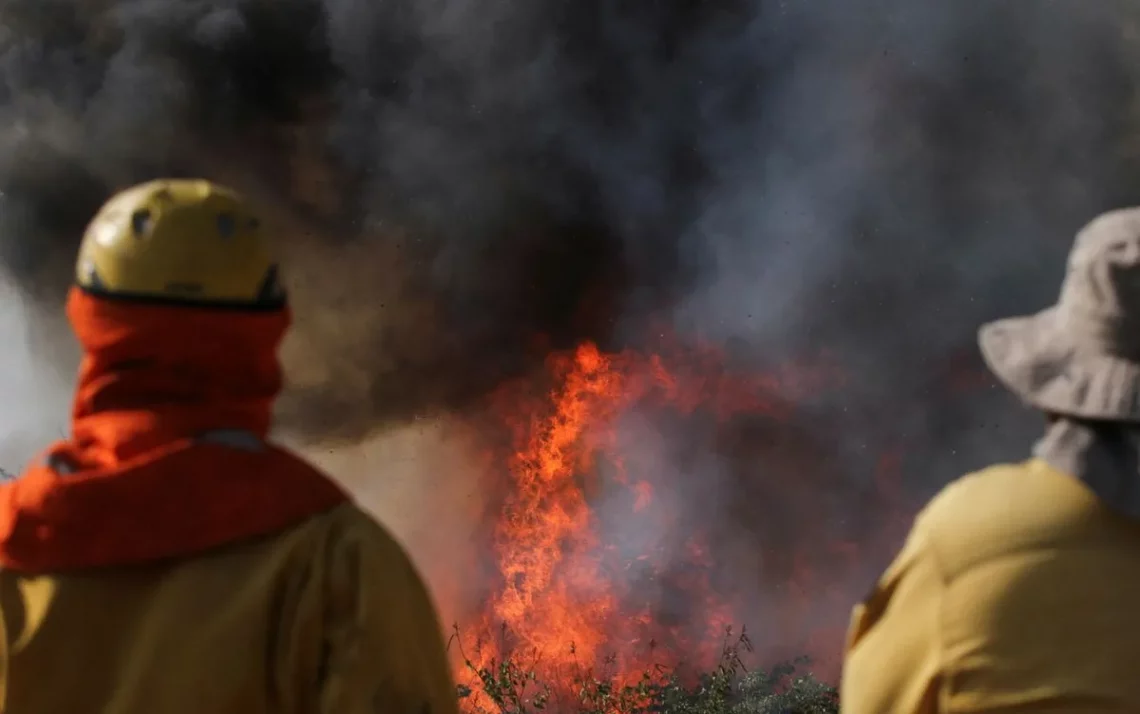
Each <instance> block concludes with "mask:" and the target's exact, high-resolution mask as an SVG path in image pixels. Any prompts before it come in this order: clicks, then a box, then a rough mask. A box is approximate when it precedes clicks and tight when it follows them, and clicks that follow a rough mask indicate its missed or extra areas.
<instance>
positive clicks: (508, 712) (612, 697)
mask: <svg viewBox="0 0 1140 714" xmlns="http://www.w3.org/2000/svg"><path fill="white" fill-rule="evenodd" d="M452 641H453V642H458V641H459V633H458V630H457V631H456V633H455V636H454V637H453V638H452ZM751 651H752V646H751V643H750V642H749V640H748V637H747V635H744V634H742V635H740V636H739V637H736V638H732V637H731V636H729V637H727V638H726V643H725V646H724V648H723V650H722V654H721V658H720V662H719V664H718V665H717V666H716V667H715V668H713V669H712V671H710V672H706V673H704V674H701V675H699V676H696V677H682V676H681V675H680V674H679V673H678V672H675V671H667V670H659V671H647V672H645V673H643V674H642V677H641V680H640V681H638V682H637V683H636V684H632V685H624V686H618V685H617V684H615V682H614V679H613V678H608V677H605V676H596V675H595V673H593V672H591V671H589V670H586V669H582V670H580V671H578V672H574V673H571V675H570V676H569V677H568V678H567V681H564V682H561V683H559V684H560V686H557V687H556V686H553V685H552V684H551V683H549V682H544V681H542V679H541V678H540V677H539V676H538V675H537V674H536V668H535V667H534V666H533V663H528V662H526V661H524V659H523V658H520V657H512V658H510V659H507V660H504V661H501V662H493V663H492V664H491V665H490V666H489V667H477V666H476V665H475V664H473V663H472V662H471V661H470V660H469V659H467V658H466V657H464V662H465V663H466V665H467V668H468V670H469V671H470V672H471V675H472V679H471V681H472V685H470V686H469V685H460V686H459V692H458V694H459V697H460V699H461V700H462V701H461V703H460V704H461V709H462V710H463V711H464V712H465V714H537V713H538V712H543V713H544V714H836V713H837V712H838V711H839V705H838V699H837V694H836V691H835V688H834V687H831V686H829V685H827V684H825V683H823V682H820V681H818V680H816V679H815V678H814V677H812V676H811V675H810V674H799V673H798V672H799V670H800V668H801V667H802V666H804V665H805V664H807V663H808V660H807V658H806V657H803V658H799V659H797V660H795V661H792V662H787V663H784V664H781V665H779V666H776V667H774V668H772V669H770V670H763V669H755V670H749V669H748V668H747V667H746V666H745V665H744V661H743V658H744V656H745V655H746V654H747V653H748V652H751Z"/></svg>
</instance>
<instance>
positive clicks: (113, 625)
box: [0, 504, 457, 714]
mask: <svg viewBox="0 0 1140 714" xmlns="http://www.w3.org/2000/svg"><path fill="white" fill-rule="evenodd" d="M140 537H141V536H140ZM0 616H2V617H0V624H2V625H3V629H4V632H3V638H2V639H0V645H2V650H0V664H2V667H0V696H2V704H0V711H2V712H4V714H82V713H83V712H93V713H94V712H99V713H100V714H183V713H185V714H207V713H208V714H286V713H289V714H317V713H327V714H366V713H367V714H375V713H376V712H399V713H401V714H455V712H456V711H457V700H456V693H455V687H454V685H453V683H452V678H451V674H450V670H449V667H448V661H447V658H446V655H445V651H444V649H445V648H444V641H443V634H442V631H441V629H440V623H439V622H438V619H437V617H436V614H435V610H434V607H433V604H432V602H431V599H430V597H429V595H428V593H427V591H426V590H425V588H424V585H423V583H422V582H421V579H420V576H419V575H418V574H417V572H416V570H415V568H414V567H413V565H412V564H411V562H410V561H409V560H408V557H407V556H406V555H405V553H404V551H403V549H402V548H401V547H400V546H399V545H398V544H397V543H396V541H395V540H394V539H393V538H392V537H391V536H390V535H389V534H388V533H387V532H386V531H385V530H384V529H383V528H381V527H380V526H378V525H377V524H376V523H375V522H373V521H372V520H371V519H370V518H369V517H368V516H367V515H366V514H364V513H363V512H362V511H360V510H358V509H357V508H356V507H355V506H352V505H349V504H345V505H341V506H338V507H336V508H334V509H333V510H331V511H328V512H325V513H323V514H320V515H317V516H314V517H312V518H309V519H308V520H306V521H304V522H302V523H301V524H300V525H296V526H293V527H291V528H289V529H288V530H285V531H283V532H279V533H277V534H275V535H271V536H268V537H262V538H260V539H256V540H252V541H244V542H242V543H239V544H236V545H231V546H227V547H224V548H221V549H217V550H213V551H209V552H207V553H205V554H202V555H198V556H195V557H192V558H187V559H180V560H175V561H168V562H166V563H163V564H156V565H139V566H129V567H118V568H100V569H97V570H92V571H80V572H75V573H70V574H66V575H61V574H54V575H38V576H33V575H21V574H19V573H16V572H13V571H10V570H6V571H0Z"/></svg>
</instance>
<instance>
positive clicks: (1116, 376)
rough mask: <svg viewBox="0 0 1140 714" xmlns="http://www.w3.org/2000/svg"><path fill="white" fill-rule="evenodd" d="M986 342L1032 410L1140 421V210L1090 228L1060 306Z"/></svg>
mask: <svg viewBox="0 0 1140 714" xmlns="http://www.w3.org/2000/svg"><path fill="white" fill-rule="evenodd" d="M978 343H979V345H980V346H981V350H982V357H983V358H984V359H985V361H986V364H987V365H988V366H989V368H990V369H991V370H992V371H993V373H994V374H995V375H997V377H998V379H1000V380H1001V381H1002V382H1003V383H1004V384H1005V385H1006V386H1007V387H1008V388H1009V389H1010V390H1012V391H1013V392H1014V393H1015V394H1017V395H1018V396H1019V397H1021V398H1022V399H1023V400H1024V401H1025V402H1026V403H1028V404H1030V405H1031V406H1034V407H1036V408H1038V409H1041V410H1042V411H1046V412H1053V413H1056V414H1060V415H1065V416H1072V417H1078V418H1084V419H1094V420H1107V421H1126V422H1140V208H1127V209H1121V210H1117V211H1111V212H1109V213H1105V214H1103V215H1101V216H1098V217H1097V218H1096V219H1094V220H1093V221H1092V222H1091V223H1089V224H1088V225H1087V226H1085V227H1084V228H1083V229H1082V230H1081V231H1080V233H1078V234H1077V239H1076V242H1075V243H1074V245H1073V250H1072V252H1071V253H1070V254H1069V262H1068V268H1067V271H1066V273H1065V280H1064V282H1063V284H1062V286H1061V297H1060V299H1059V300H1058V301H1057V304H1056V305H1054V306H1053V307H1051V308H1049V309H1047V310H1044V311H1042V312H1039V313H1037V314H1036V315H1031V316H1028V317H1015V318H1010V319H1006V320H999V321H997V322H992V323H989V324H987V325H985V326H983V327H982V328H981V330H980V331H979V333H978Z"/></svg>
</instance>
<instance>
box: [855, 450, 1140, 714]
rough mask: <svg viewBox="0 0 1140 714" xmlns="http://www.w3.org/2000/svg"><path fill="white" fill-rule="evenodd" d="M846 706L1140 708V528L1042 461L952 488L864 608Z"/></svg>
mask: <svg viewBox="0 0 1140 714" xmlns="http://www.w3.org/2000/svg"><path fill="white" fill-rule="evenodd" d="M841 705H842V711H844V712H846V713H847V714H914V713H917V712H943V713H948V712H1011V713H1012V712H1035V713H1038V712H1042V713H1044V712H1048V713H1051V714H1060V713H1062V712H1064V713H1068V712H1090V713H1091V712H1140V524H1138V523H1136V522H1134V521H1131V520H1129V519H1126V518H1124V517H1123V516H1119V515H1117V514H1115V513H1114V512H1112V511H1110V510H1108V509H1107V508H1106V507H1105V506H1104V504H1102V503H1101V502H1100V501H1099V500H1098V499H1097V498H1096V497H1095V496H1094V495H1093V494H1092V492H1091V491H1089V490H1088V489H1087V488H1086V487H1085V486H1084V485H1083V484H1082V483H1081V482H1080V481H1078V480H1076V479H1074V478H1071V477H1069V476H1068V475H1066V474H1063V473H1060V472H1058V471H1056V470H1054V469H1052V468H1051V467H1050V466H1049V465H1048V464H1046V463H1045V462H1043V461H1040V460H1031V461H1028V462H1025V463H1022V464H1017V465H1004V466H995V467H992V468H989V469H986V470H984V471H981V472H979V473H977V474H973V475H970V476H967V477H965V478H963V479H960V480H959V481H957V482H955V483H953V484H951V485H950V486H949V487H947V488H946V489H945V490H944V491H943V492H942V493H941V494H939V495H938V496H937V497H936V498H935V499H934V500H933V501H932V502H931V503H930V504H929V505H928V506H927V507H926V508H925V509H924V510H923V512H922V513H921V514H920V515H919V516H918V518H917V519H916V521H915V524H914V527H913V529H912V531H911V533H910V536H909V538H908V540H907V542H906V544H905V546H904V547H903V549H902V551H901V552H900V553H899V555H898V557H897V558H896V560H895V561H894V563H893V564H892V565H891V566H890V568H889V569H888V570H887V572H886V573H885V574H884V575H883V576H882V578H881V579H880V580H879V582H878V584H877V586H876V587H875V590H874V592H873V593H872V594H871V595H870V596H869V597H868V598H867V600H866V601H864V602H863V603H862V604H860V605H858V606H857V607H856V608H855V611H854V613H853V615H852V621H851V627H850V631H849V634H848V642H847V652H846V661H845V665H844V673H843V682H842V686H841Z"/></svg>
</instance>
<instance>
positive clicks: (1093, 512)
mask: <svg viewBox="0 0 1140 714" xmlns="http://www.w3.org/2000/svg"><path fill="white" fill-rule="evenodd" d="M1120 527H1121V524H1120V523H1119V522H1118V519H1116V518H1115V517H1114V515H1113V514H1112V513H1110V512H1109V511H1108V509H1107V508H1105V507H1104V506H1103V505H1102V504H1101V503H1100V502H1099V501H1098V500H1097V498H1096V496H1095V495H1094V494H1093V493H1092V492H1091V491H1089V490H1088V489H1087V488H1086V487H1085V486H1084V484H1082V483H1081V482H1080V481H1078V480H1077V479H1075V478H1072V477H1071V476H1068V475H1067V474H1064V473H1061V472H1059V471H1057V470H1055V469H1053V468H1051V467H1050V466H1049V465H1048V464H1046V463H1045V462H1043V461H1040V460H1037V459H1031V460H1029V461H1025V462H1021V463H1016V464H998V465H995V466H991V467H989V468H986V469H983V470H981V471H977V472H974V473H971V474H968V475H966V476H963V477H962V478H960V479H958V480H956V481H954V482H952V483H950V484H949V485H948V486H946V487H945V488H944V489H943V490H942V491H941V492H940V493H939V494H938V495H936V496H935V497H934V498H933V499H932V500H931V501H930V502H929V503H928V504H927V506H926V507H925V508H924V509H923V510H922V511H921V512H920V513H919V515H918V517H917V519H916V522H915V529H916V530H918V531H920V532H921V533H922V534H923V535H924V536H925V539H926V541H927V542H928V543H929V544H930V547H931V548H932V550H933V551H934V554H935V555H936V557H937V558H938V560H939V562H940V565H941V568H942V570H943V574H944V576H945V577H946V578H947V579H953V578H954V577H955V576H956V575H957V574H960V573H961V572H963V571H964V570H966V569H969V568H970V567H973V566H975V565H978V564H981V563H983V562H986V561H988V560H992V559H994V558H1000V557H1003V556H1011V555H1015V554H1018V553H1024V552H1028V551H1032V550H1040V549H1045V548H1058V547H1066V548H1068V547H1080V546H1081V545H1082V544H1089V545H1091V544H1094V543H1096V542H1097V541H1098V540H1100V539H1103V538H1105V537H1112V534H1111V532H1112V531H1113V530H1114V529H1118V528H1120Z"/></svg>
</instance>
